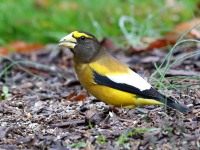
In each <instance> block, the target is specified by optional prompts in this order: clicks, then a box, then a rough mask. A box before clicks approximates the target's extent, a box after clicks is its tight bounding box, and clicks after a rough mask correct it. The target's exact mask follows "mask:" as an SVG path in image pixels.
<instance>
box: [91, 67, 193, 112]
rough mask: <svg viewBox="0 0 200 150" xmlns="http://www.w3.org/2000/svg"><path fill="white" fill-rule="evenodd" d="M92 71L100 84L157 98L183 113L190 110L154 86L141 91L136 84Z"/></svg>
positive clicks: (141, 95) (95, 79)
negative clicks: (121, 81)
mask: <svg viewBox="0 0 200 150" xmlns="http://www.w3.org/2000/svg"><path fill="white" fill-rule="evenodd" d="M92 71H93V76H94V82H95V83H97V84H99V85H104V86H108V87H111V88H114V89H117V90H120V91H124V92H128V93H132V94H136V95H137V96H138V97H141V98H145V99H154V100H157V101H159V102H161V103H163V104H166V105H167V106H169V107H171V108H174V109H177V110H179V111H180V112H182V113H188V112H189V110H188V109H187V108H185V107H183V106H181V105H180V104H178V103H175V102H174V101H173V100H172V98H169V97H166V96H164V95H162V94H161V93H159V92H158V91H157V90H155V89H154V88H152V87H151V88H150V89H148V90H143V91H140V89H138V88H136V87H134V86H131V85H128V84H124V83H116V82H114V81H112V80H110V79H109V78H108V77H106V76H103V75H100V74H99V73H97V72H96V71H94V70H92Z"/></svg>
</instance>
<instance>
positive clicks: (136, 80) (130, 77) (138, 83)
mask: <svg viewBox="0 0 200 150" xmlns="http://www.w3.org/2000/svg"><path fill="white" fill-rule="evenodd" d="M106 76H107V77H108V78H109V79H110V80H112V81H114V82H116V83H122V84H128V85H131V86H133V87H136V88H138V89H139V90H140V91H144V90H149V89H150V88H151V85H150V84H149V83H148V82H147V81H145V80H144V79H143V78H142V77H141V76H139V75H138V74H137V73H135V72H133V71H131V70H130V71H129V73H127V74H119V75H106Z"/></svg>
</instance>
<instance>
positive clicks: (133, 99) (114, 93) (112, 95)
mask: <svg viewBox="0 0 200 150" xmlns="http://www.w3.org/2000/svg"><path fill="white" fill-rule="evenodd" d="M101 56H102V55H101ZM110 57H111V56H109V55H105V56H104V57H103V58H101V59H98V58H97V59H96V60H94V61H93V62H91V63H89V64H83V63H78V62H75V69H76V73H77V76H78V78H79V81H80V83H81V84H82V86H83V87H84V88H85V89H86V90H87V91H88V92H89V93H91V94H92V95H93V96H95V97H96V98H98V99H99V100H102V101H103V102H105V103H106V104H110V105H114V106H117V107H128V108H134V107H137V106H140V105H149V104H162V103H160V102H158V101H156V100H153V99H152V100H151V99H144V98H140V97H137V96H136V95H135V94H132V93H128V92H124V91H120V90H116V89H113V88H110V87H107V86H103V85H98V84H96V83H94V81H93V74H92V70H91V69H93V70H95V71H96V72H98V73H100V74H102V75H104V74H106V73H110V74H117V73H118V72H116V68H118V71H119V72H120V73H122V72H128V69H129V68H128V67H126V66H124V65H122V64H121V63H119V62H118V61H117V60H116V59H113V58H110ZM75 61H76V60H75ZM108 64H110V65H108ZM107 66H109V69H108V68H107ZM112 68H113V69H112Z"/></svg>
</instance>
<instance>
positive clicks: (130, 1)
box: [0, 0, 200, 45]
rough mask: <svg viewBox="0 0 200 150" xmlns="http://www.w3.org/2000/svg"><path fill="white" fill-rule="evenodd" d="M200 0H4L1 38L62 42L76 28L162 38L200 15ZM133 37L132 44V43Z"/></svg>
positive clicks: (135, 40)
mask: <svg viewBox="0 0 200 150" xmlns="http://www.w3.org/2000/svg"><path fill="white" fill-rule="evenodd" d="M199 8H200V2H199V0H192V1H191V0H149V1H142V0H113V1H108V0H93V1H91V0H76V1H74V0H18V1H14V0H1V4H0V44H1V45H6V44H7V43H9V42H13V41H19V40H20V41H25V42H28V43H43V44H45V43H57V42H58V40H59V39H60V38H61V37H62V36H64V35H66V34H68V33H69V32H72V31H74V30H84V31H88V32H90V33H92V34H94V35H95V36H97V37H98V38H99V39H102V38H104V37H109V38H112V39H113V40H114V41H117V42H118V43H120V44H124V43H126V42H127V41H123V38H124V37H126V39H128V40H129V42H130V43H131V44H136V45H140V42H141V37H152V38H159V37H162V36H163V35H165V34H166V33H168V32H170V31H171V30H172V29H173V28H174V26H176V25H177V24H179V23H182V22H185V21H190V20H192V19H194V18H197V17H198V16H199V15H200V11H199ZM130 43H129V44H130Z"/></svg>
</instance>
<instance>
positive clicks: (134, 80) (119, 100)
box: [59, 31, 188, 114]
mask: <svg viewBox="0 0 200 150" xmlns="http://www.w3.org/2000/svg"><path fill="white" fill-rule="evenodd" d="M59 45H60V46H64V47H67V48H69V49H70V50H71V52H72V53H73V54H74V57H73V60H74V65H75V70H76V73H77V76H78V79H79V81H80V83H81V85H82V86H83V87H84V88H85V89H86V90H87V91H88V92H89V93H91V94H92V95H93V96H95V97H96V98H97V99H99V100H101V101H103V102H105V103H106V104H110V105H114V106H117V107H127V108H135V107H137V106H141V105H150V104H153V105H160V104H162V105H166V106H168V107H171V108H173V109H176V110H178V111H180V112H182V113H185V114H186V113H188V109H187V108H185V107H183V106H181V105H180V104H178V103H175V102H174V101H173V100H172V99H171V98H169V97H166V96H164V95H162V94H161V93H159V92H158V91H157V90H155V89H154V88H153V87H152V86H151V85H150V84H149V83H148V82H147V81H145V80H144V79H143V78H142V77H141V76H139V75H138V74H137V73H135V72H134V71H133V70H131V69H130V68H129V67H128V66H126V65H125V64H123V63H121V62H120V61H118V60H117V59H115V58H114V57H112V56H111V55H110V54H108V53H107V52H106V50H105V49H104V48H103V47H102V46H101V44H100V43H99V42H98V40H97V39H96V38H95V37H94V36H93V35H92V34H90V33H87V32H81V31H74V32H72V33H70V34H69V35H67V36H65V37H63V38H62V39H61V40H60V43H59Z"/></svg>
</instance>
